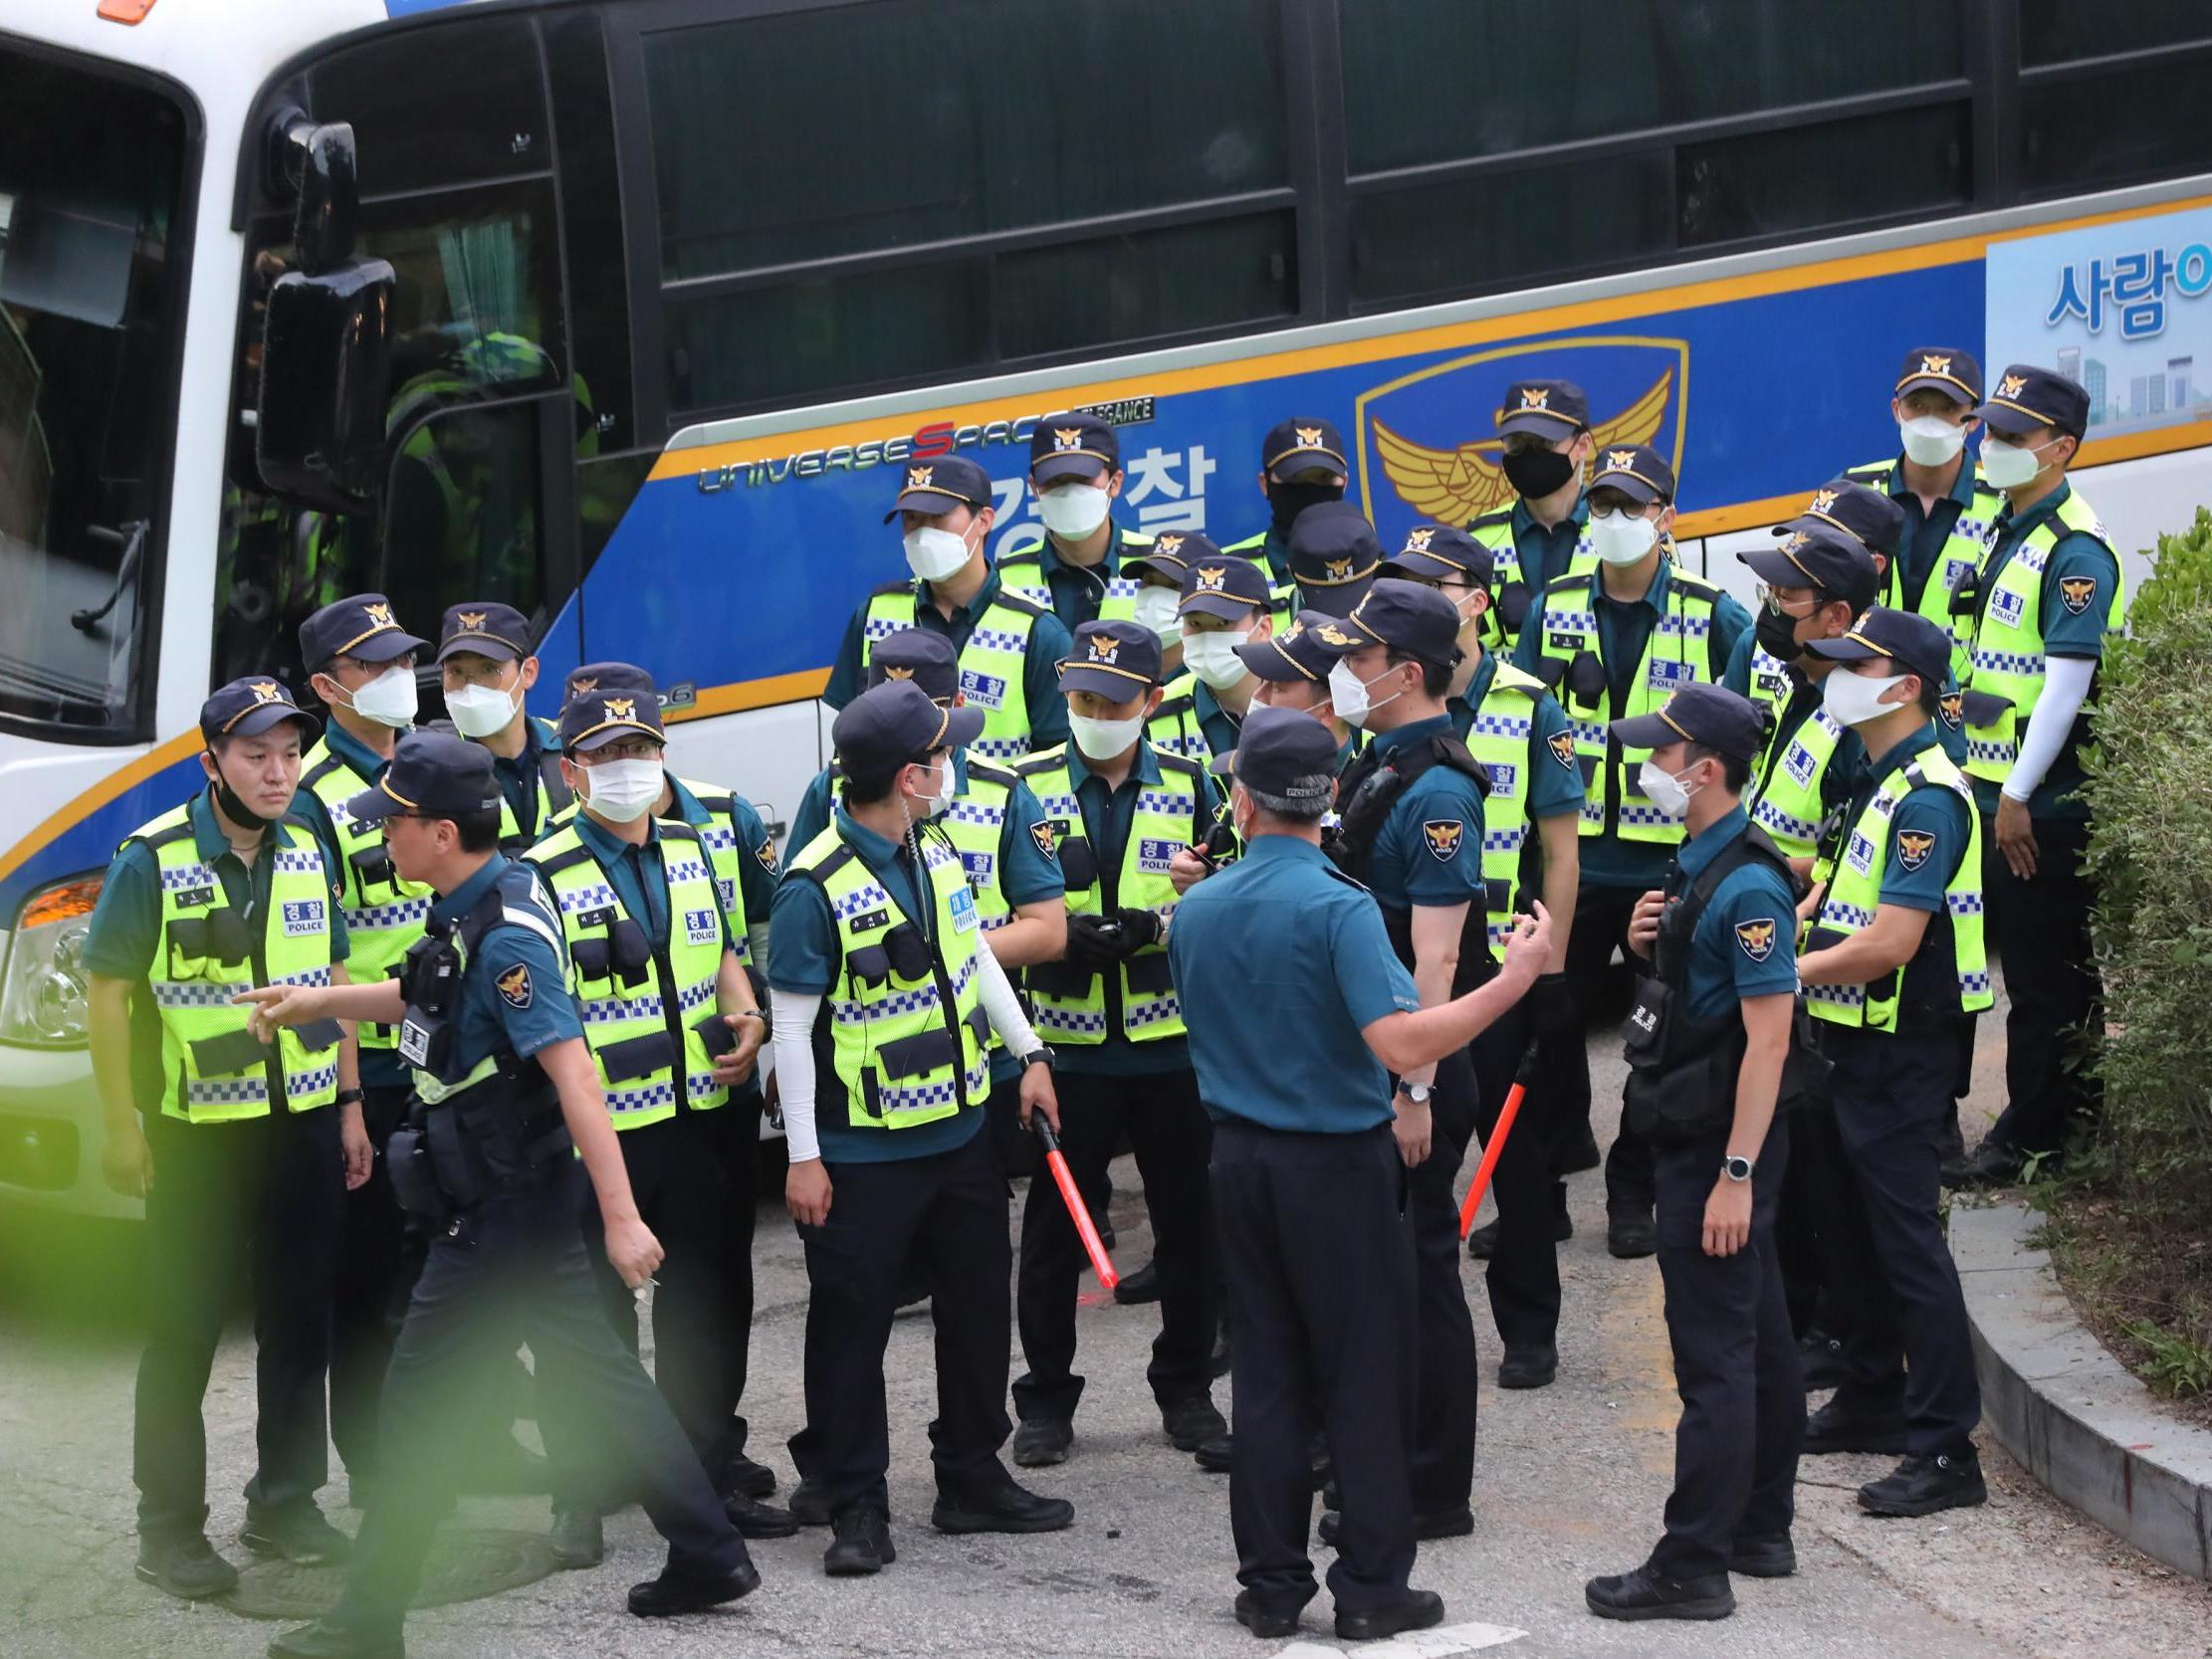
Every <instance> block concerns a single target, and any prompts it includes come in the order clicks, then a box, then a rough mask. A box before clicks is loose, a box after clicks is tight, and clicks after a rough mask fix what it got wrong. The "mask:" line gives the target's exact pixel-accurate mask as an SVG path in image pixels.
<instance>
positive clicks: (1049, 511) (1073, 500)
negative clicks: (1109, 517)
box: [1037, 484, 1106, 541]
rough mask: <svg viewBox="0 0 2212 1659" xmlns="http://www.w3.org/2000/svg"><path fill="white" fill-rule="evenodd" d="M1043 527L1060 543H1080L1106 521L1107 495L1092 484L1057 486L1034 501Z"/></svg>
mask: <svg viewBox="0 0 2212 1659" xmlns="http://www.w3.org/2000/svg"><path fill="white" fill-rule="evenodd" d="M1037 511H1038V512H1039V513H1041V514H1042V515H1043V516H1044V527H1045V528H1046V529H1048V530H1050V531H1051V532H1052V533H1053V534H1054V535H1056V536H1058V537H1059V538H1060V539H1061V540H1062V541H1080V540H1082V539H1083V537H1084V536H1086V535H1088V534H1090V533H1091V531H1092V530H1094V529H1096V528H1098V526H1099V525H1100V524H1103V523H1104V522H1105V521H1106V492H1105V491H1103V490H1101V489H1099V488H1098V487H1097V486H1096V485H1094V484H1058V485H1054V486H1053V487H1052V488H1051V489H1049V490H1047V491H1045V492H1044V494H1043V496H1042V497H1040V498H1039V499H1038V501H1037Z"/></svg>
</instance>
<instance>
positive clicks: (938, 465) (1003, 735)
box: [822, 455, 1067, 760]
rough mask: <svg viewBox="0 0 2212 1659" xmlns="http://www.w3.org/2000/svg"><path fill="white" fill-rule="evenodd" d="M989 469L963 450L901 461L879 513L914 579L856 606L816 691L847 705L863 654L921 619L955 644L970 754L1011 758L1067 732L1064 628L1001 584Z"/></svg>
mask: <svg viewBox="0 0 2212 1659" xmlns="http://www.w3.org/2000/svg"><path fill="white" fill-rule="evenodd" d="M994 517H995V515H994V512H993V508H992V498H991V479H990V476H989V475H988V474H986V473H985V472H984V470H983V469H982V468H981V467H979V466H977V465H976V464H975V462H973V461H969V460H965V459H963V458H962V457H960V456H957V455H954V456H947V457H946V458H945V459H944V460H942V461H932V462H929V463H928V464H926V465H922V466H913V467H909V468H907V470H906V484H905V488H904V489H902V490H901V491H900V492H899V497H898V500H897V501H896V502H894V503H893V504H892V507H891V511H890V512H889V513H887V514H885V515H884V522H885V523H889V522H890V521H891V520H892V519H893V518H896V519H898V520H899V522H900V525H901V527H902V529H903V530H904V538H905V545H906V562H907V567H908V568H909V569H910V570H912V571H913V572H914V579H913V580H912V581H905V582H890V583H887V584H885V585H884V586H882V587H879V588H877V589H876V590H875V592H874V593H872V594H870V595H869V596H868V601H867V603H866V604H864V605H862V606H861V607H860V608H859V609H858V610H856V611H854V612H853V614H852V621H851V623H850V624H849V625H847V627H846V629H845V638H844V643H843V644H841V645H840V646H838V648H837V661H836V664H835V665H834V666H833V667H832V668H831V669H830V671H829V685H828V686H827V688H826V689H824V691H823V692H822V701H823V702H824V703H826V704H828V705H829V706H830V707H831V708H832V709H842V708H843V707H844V706H845V705H846V704H848V703H850V702H851V701H852V700H853V699H854V698H855V697H857V696H859V695H860V692H861V690H862V688H863V686H864V684H865V679H866V674H867V668H868V658H869V654H870V653H871V652H872V651H873V650H874V649H875V647H876V644H877V643H878V642H879V641H881V640H883V639H885V638H887V637H889V636H890V635H892V634H894V633H896V632H898V631H899V630H900V629H901V628H925V629H927V630H928V631H929V632H931V633H933V634H942V635H943V636H944V637H945V638H946V639H949V640H950V641H952V644H953V649H954V650H955V651H956V652H958V653H959V654H960V683H961V690H962V692H963V693H964V694H965V695H966V697H967V699H968V706H969V707H970V708H972V709H974V710H975V711H976V712H977V713H979V714H981V715H982V716H983V718H984V731H983V735H982V736H981V737H979V738H977V740H976V752H977V753H978V754H980V755H982V756H983V757H984V758H986V759H991V760H1009V759H1012V758H1013V757H1015V756H1017V755H1021V754H1026V753H1027V752H1028V751H1029V750H1030V749H1031V748H1037V747H1042V746H1044V745H1045V744H1048V743H1056V742H1059V741H1061V740H1062V739H1064V738H1065V737H1066V735H1067V709H1066V706H1065V705H1064V704H1062V703H1061V701H1060V698H1059V694H1058V693H1057V692H1056V691H1055V690H1054V689H1053V688H1054V675H1055V672H1056V670H1055V666H1054V665H1056V664H1057V663H1058V662H1059V660H1060V659H1061V658H1062V657H1064V656H1066V655H1067V629H1066V628H1065V627H1064V626H1063V625H1062V624H1061V622H1060V619H1059V618H1058V617H1056V616H1054V615H1053V614H1052V610H1051V606H1050V605H1049V604H1047V603H1045V602H1044V601H1043V600H1041V599H1036V598H1030V597H1027V596H1024V595H1022V594H1019V593H1013V592H1010V591H1008V590H1007V589H1006V587H1005V585H1004V583H1003V582H1002V581H1001V579H1000V576H999V572H998V571H996V570H995V569H993V568H992V565H991V560H990V558H989V557H988V555H987V554H986V552H985V548H986V546H987V545H988V543H989V542H990V540H991V529H992V523H993V520H994Z"/></svg>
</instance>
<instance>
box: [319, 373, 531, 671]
mask: <svg viewBox="0 0 2212 1659" xmlns="http://www.w3.org/2000/svg"><path fill="white" fill-rule="evenodd" d="M538 419H539V417H538V407H537V404H536V403H535V402H533V401H523V402H516V403H501V404H495V405H492V406H491V407H488V408H471V407H467V406H463V407H460V408H447V409H441V410H439V411H437V412H436V413H434V414H432V415H431V416H430V418H429V419H428V420H425V421H422V422H419V423H417V424H415V425H413V426H410V427H408V428H407V429H406V430H404V431H403V432H401V433H398V434H395V436H396V439H397V449H396V453H394V454H393V456H392V459H391V475H390V480H389V483H388V484H387V486H386V488H385V492H384V525H383V529H384V538H383V539H384V547H383V560H382V570H381V572H380V575H381V579H380V580H379V581H377V582H374V583H364V584H363V585H364V586H374V587H376V588H378V589H380V590H381V591H382V592H384V593H385V594H387V595H388V596H389V597H390V599H391V602H392V610H393V613H394V614H395V615H397V616H399V617H401V618H403V619H404V620H405V623H406V626H407V627H408V628H410V629H412V630H414V631H415V632H417V633H425V632H426V631H427V630H429V629H432V628H435V627H436V626H437V625H438V624H437V619H438V617H439V615H440V613H442V612H443V611H444V610H445V608H446V607H447V606H448V605H452V604H457V603H459V602H460V601H461V600H463V599H479V598H484V597H487V596H496V597H498V598H499V599H501V600H503V601H504V602H505V603H507V604H510V605H513V606H514V607H515V608H516V609H517V610H519V611H521V612H522V613H523V614H524V615H525V616H530V615H534V614H535V613H536V612H537V611H538V610H539V608H540V607H541V606H542V605H543V603H544V602H545V597H546V558H545V538H544V537H543V536H542V535H540V534H539V528H538V518H539V511H540V504H541V502H542V501H543V500H544V491H543V481H542V479H541V477H540V459H541V448H540V443H539V425H538Z"/></svg>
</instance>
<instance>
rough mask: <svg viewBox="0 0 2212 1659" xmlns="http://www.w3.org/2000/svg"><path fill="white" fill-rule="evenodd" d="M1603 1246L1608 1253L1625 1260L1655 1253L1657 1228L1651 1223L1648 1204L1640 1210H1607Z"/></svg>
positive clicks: (1650, 1212) (1656, 1250)
mask: <svg viewBox="0 0 2212 1659" xmlns="http://www.w3.org/2000/svg"><path fill="white" fill-rule="evenodd" d="M1605 1247H1606V1252H1607V1254H1609V1255H1613V1256H1618V1257H1620V1258H1621V1260H1623V1261H1625V1262H1629V1261H1635V1260H1636V1259H1637V1258H1638V1257H1640V1256H1651V1255H1657V1254H1658V1252H1659V1228H1658V1227H1656V1226H1654V1225H1653V1223H1652V1211H1651V1209H1650V1207H1649V1206H1647V1207H1646V1208H1644V1209H1641V1210H1633V1209H1621V1210H1609V1211H1608V1212H1607V1213H1606V1219H1605Z"/></svg>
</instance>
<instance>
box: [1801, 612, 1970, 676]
mask: <svg viewBox="0 0 2212 1659" xmlns="http://www.w3.org/2000/svg"><path fill="white" fill-rule="evenodd" d="M1806 649H1807V650H1808V651H1811V652H1813V653H1815V654H1816V655H1818V656H1822V657H1826V658H1827V659H1828V660H1829V661H1830V662H1832V663H1864V662H1870V661H1872V660H1873V659H1874V658H1876V657H1887V658H1890V659H1891V660H1892V661H1894V662H1895V663H1896V664H1897V665H1898V666H1899V667H1901V668H1902V669H1903V670H1904V671H1905V672H1906V673H1907V674H1917V675H1918V676H1919V677H1920V683H1921V684H1922V685H1924V686H1929V687H1932V688H1933V689H1934V690H1936V691H1941V690H1942V689H1943V682H1944V681H1945V680H1946V679H1948V678H1949V676H1950V672H1951V636H1950V635H1949V634H1948V633H1947V632H1945V631H1944V629H1943V628H1942V627H1941V626H1939V625H1938V624H1936V623H1933V622H1930V621H1929V620H1928V619H1927V618H1926V617H1924V616H1920V615H1918V614H1916V613H1915V612H1912V611H1893V610H1890V609H1889V608H1888V607H1886V606H1884V605H1876V606H1875V607H1873V608H1872V609H1871V610H1869V611H1867V612H1866V613H1864V614H1863V615H1862V616H1861V617H1860V618H1859V620H1858V621H1857V622H1854V623H1853V624H1852V625H1851V629H1850V631H1849V632H1848V633H1846V634H1845V635H1844V637H1843V638H1842V639H1824V640H1815V641H1814V642H1813V643H1812V644H1811V645H1809V646H1807V647H1806Z"/></svg>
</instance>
